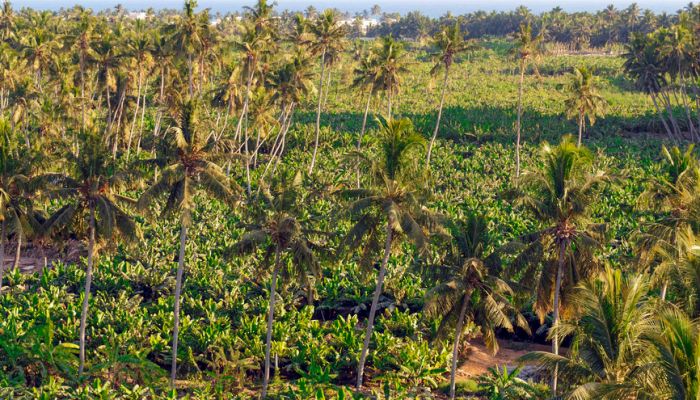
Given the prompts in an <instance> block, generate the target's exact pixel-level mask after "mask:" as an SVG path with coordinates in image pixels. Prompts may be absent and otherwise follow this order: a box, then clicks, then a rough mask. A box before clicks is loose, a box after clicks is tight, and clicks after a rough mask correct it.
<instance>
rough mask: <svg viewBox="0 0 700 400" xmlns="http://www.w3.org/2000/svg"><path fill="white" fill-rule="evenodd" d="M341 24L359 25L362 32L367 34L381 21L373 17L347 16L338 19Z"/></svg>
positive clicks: (358, 27)
mask: <svg viewBox="0 0 700 400" xmlns="http://www.w3.org/2000/svg"><path fill="white" fill-rule="evenodd" d="M338 24H340V25H346V26H353V27H357V29H358V30H359V31H360V33H361V34H363V35H364V34H366V33H367V31H368V30H369V28H371V27H373V26H377V25H379V21H377V20H376V19H371V18H347V19H341V20H340V21H338Z"/></svg>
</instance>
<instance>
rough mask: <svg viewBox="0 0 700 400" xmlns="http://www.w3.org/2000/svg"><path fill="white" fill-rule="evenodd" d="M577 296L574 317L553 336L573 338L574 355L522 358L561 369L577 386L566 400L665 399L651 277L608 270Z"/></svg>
mask: <svg viewBox="0 0 700 400" xmlns="http://www.w3.org/2000/svg"><path fill="white" fill-rule="evenodd" d="M574 294H575V295H574V296H572V297H571V299H572V300H571V301H572V308H573V309H574V310H576V311H575V313H574V315H572V316H571V318H570V319H569V320H568V321H564V322H562V323H561V324H559V325H557V326H555V327H554V328H553V330H552V332H550V336H552V335H554V334H558V335H559V336H571V337H572V341H573V342H572V345H571V347H570V351H569V354H568V355H567V356H559V355H554V354H551V353H547V352H532V353H529V354H527V355H525V356H523V357H522V358H521V360H522V361H527V362H532V363H535V364H537V365H539V366H540V367H542V368H544V369H546V370H557V369H559V370H560V371H561V376H562V379H564V380H565V381H568V382H571V383H572V387H571V388H570V389H569V390H568V392H567V393H565V394H564V398H571V399H627V398H635V399H658V398H665V397H663V396H659V394H660V393H659V390H660V389H662V386H663V385H654V380H652V379H649V373H650V371H653V369H654V367H657V365H656V364H655V363H654V354H653V352H652V351H651V349H652V346H650V345H649V343H648V341H647V340H646V339H647V338H648V337H650V335H653V334H654V333H655V332H656V326H655V321H654V314H655V312H656V311H655V309H654V307H653V303H652V302H650V301H649V281H648V279H647V277H646V276H645V275H633V276H630V277H625V276H624V275H623V274H622V271H620V270H613V269H610V268H608V269H606V270H605V271H604V272H603V273H601V274H600V276H599V277H598V278H597V279H592V280H589V281H586V282H583V283H581V284H580V285H579V286H577V288H576V289H575V292H574ZM579 382H582V383H580V384H579ZM674 398H677V397H674Z"/></svg>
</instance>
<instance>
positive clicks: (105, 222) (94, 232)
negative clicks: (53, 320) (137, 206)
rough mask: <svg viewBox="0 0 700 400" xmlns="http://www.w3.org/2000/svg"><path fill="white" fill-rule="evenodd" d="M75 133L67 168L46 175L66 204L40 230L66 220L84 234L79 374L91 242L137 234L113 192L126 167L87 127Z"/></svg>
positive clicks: (93, 247) (93, 250) (82, 361)
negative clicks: (76, 148)
mask: <svg viewBox="0 0 700 400" xmlns="http://www.w3.org/2000/svg"><path fill="white" fill-rule="evenodd" d="M81 136H82V146H81V147H82V149H81V151H80V153H79V154H76V153H75V152H70V151H69V152H67V153H66V154H65V158H66V160H67V162H68V165H67V167H68V170H69V171H71V173H70V174H48V175H46V178H48V179H49V180H50V181H53V183H54V184H56V185H57V188H55V189H53V190H51V191H50V195H51V196H53V197H58V198H61V199H63V200H64V201H65V202H66V204H65V205H64V206H63V207H61V208H60V209H59V210H58V211H56V212H55V213H54V214H53V215H51V216H50V217H49V218H48V219H47V220H46V222H44V226H43V230H44V232H46V233H50V232H55V231H57V230H61V229H63V228H66V227H68V226H71V225H72V226H74V227H78V228H79V229H81V228H82V229H84V230H82V231H81V233H83V234H85V235H86V236H87V239H88V248H87V270H86V272H85V288H84V293H83V305H82V310H81V314H80V367H79V369H78V374H79V375H82V373H83V370H84V367H85V330H86V327H87V315H88V305H89V300H90V287H91V284H92V274H93V265H94V262H95V257H96V254H97V248H96V241H97V240H98V239H99V240H101V241H104V242H106V241H109V240H111V239H112V238H113V237H114V236H116V235H119V236H120V237H121V238H122V239H123V240H125V241H129V240H137V239H138V238H139V237H140V231H139V229H138V227H137V226H136V224H135V223H134V220H133V219H132V218H131V216H130V215H129V214H128V213H127V212H126V211H125V210H124V209H123V208H122V207H123V205H126V204H133V203H134V201H133V200H131V199H129V198H128V197H125V196H122V195H120V194H118V193H117V192H118V191H119V190H120V189H122V187H123V185H124V184H125V182H126V180H127V178H128V176H129V174H130V172H128V171H121V170H119V169H118V167H117V165H116V164H115V163H114V160H112V158H111V157H110V155H109V153H108V152H107V151H106V148H105V147H104V146H103V144H102V142H101V140H100V138H99V136H98V135H97V134H96V133H93V132H89V133H85V134H82V135H81ZM86 222H87V223H86ZM86 225H87V226H86Z"/></svg>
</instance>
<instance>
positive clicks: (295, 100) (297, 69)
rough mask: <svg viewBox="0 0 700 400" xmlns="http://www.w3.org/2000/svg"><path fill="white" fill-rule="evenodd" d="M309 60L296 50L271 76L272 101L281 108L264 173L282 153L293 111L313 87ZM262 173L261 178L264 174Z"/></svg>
mask: <svg viewBox="0 0 700 400" xmlns="http://www.w3.org/2000/svg"><path fill="white" fill-rule="evenodd" d="M311 62H312V61H311V58H310V57H308V56H307V55H306V54H305V53H304V51H302V50H301V49H297V51H296V52H295V53H294V55H293V56H292V57H291V58H290V59H289V60H288V61H286V62H284V63H283V64H282V65H281V66H280V67H279V68H278V69H277V70H276V71H275V72H274V73H273V74H272V76H271V79H270V82H269V85H270V87H271V88H272V89H274V90H273V94H272V100H274V101H277V102H278V103H279V104H280V108H281V116H280V120H281V128H280V132H279V134H278V135H277V139H276V140H275V143H274V145H273V147H272V150H271V152H270V155H271V158H270V161H269V163H268V165H267V167H266V168H265V173H266V172H267V170H268V168H269V167H270V165H271V164H272V162H273V161H275V160H276V162H277V163H279V160H280V159H281V157H282V154H283V152H284V148H285V144H286V138H287V132H288V131H289V128H290V127H291V126H292V120H293V117H294V110H295V109H296V107H297V105H299V104H300V103H301V102H302V101H303V100H304V99H305V98H306V96H307V95H308V94H309V93H311V92H312V91H313V90H314V89H315V87H314V84H313V82H312V79H313V70H312V68H311V65H312V64H311ZM265 173H263V176H264V174H265Z"/></svg>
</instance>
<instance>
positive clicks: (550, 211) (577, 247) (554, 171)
mask: <svg viewBox="0 0 700 400" xmlns="http://www.w3.org/2000/svg"><path fill="white" fill-rule="evenodd" d="M542 161H543V163H544V167H543V168H542V169H540V170H539V171H535V172H531V173H525V174H523V175H522V177H521V179H520V183H521V184H522V188H524V189H525V191H524V192H522V193H519V195H518V200H517V201H518V203H519V204H521V205H522V206H524V207H525V208H526V209H528V210H530V212H531V213H532V214H533V215H534V216H535V217H536V218H537V219H538V220H539V221H540V222H541V223H542V224H543V225H544V226H545V228H544V229H542V230H540V231H537V232H534V233H532V234H530V235H526V236H525V237H524V238H522V241H524V242H525V247H524V249H523V250H522V252H521V253H520V254H519V255H518V257H517V258H516V259H515V261H514V263H513V267H514V268H524V269H523V270H520V271H519V274H520V276H523V277H524V278H523V279H522V280H521V282H520V283H521V284H522V285H523V286H526V287H534V288H535V289H536V301H535V311H536V312H537V313H538V314H539V316H540V319H541V320H543V319H544V316H545V315H546V313H547V312H549V311H552V312H553V318H552V319H553V322H552V324H553V325H552V326H553V328H556V326H557V325H558V324H559V317H560V312H561V298H562V287H566V288H571V287H573V286H575V285H576V283H577V281H578V280H580V279H581V277H585V276H587V275H590V274H591V273H592V271H593V270H594V269H595V268H596V266H597V262H596V260H595V257H594V255H593V250H594V249H595V248H596V247H598V246H599V243H600V239H601V236H602V233H601V231H602V226H601V225H594V224H592V223H591V220H590V207H589V206H590V205H591V204H592V203H593V202H594V201H595V200H594V199H595V198H596V195H597V194H598V193H599V192H600V190H601V188H602V186H603V184H604V183H605V182H607V181H609V176H608V175H606V174H605V172H603V171H596V170H594V169H593V168H592V161H593V156H592V154H591V152H590V151H589V150H588V149H586V148H585V147H578V146H576V144H575V143H574V142H573V140H572V138H571V136H568V135H567V136H564V137H563V138H562V140H561V143H559V145H558V146H556V147H551V146H549V145H548V144H546V143H545V144H544V145H543V150H542ZM539 265H542V268H539ZM554 332H555V333H554V335H553V340H552V352H553V353H554V354H555V355H558V354H559V339H560V338H559V336H558V334H557V333H556V332H558V331H556V330H554ZM556 389H557V375H556V371H555V373H554V375H553V378H552V391H553V393H554V394H556Z"/></svg>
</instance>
